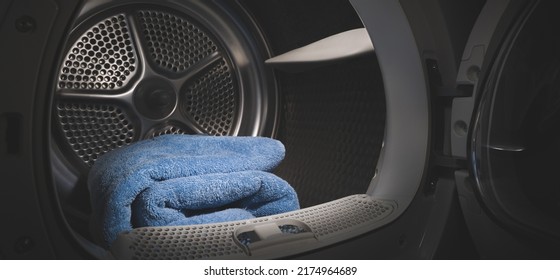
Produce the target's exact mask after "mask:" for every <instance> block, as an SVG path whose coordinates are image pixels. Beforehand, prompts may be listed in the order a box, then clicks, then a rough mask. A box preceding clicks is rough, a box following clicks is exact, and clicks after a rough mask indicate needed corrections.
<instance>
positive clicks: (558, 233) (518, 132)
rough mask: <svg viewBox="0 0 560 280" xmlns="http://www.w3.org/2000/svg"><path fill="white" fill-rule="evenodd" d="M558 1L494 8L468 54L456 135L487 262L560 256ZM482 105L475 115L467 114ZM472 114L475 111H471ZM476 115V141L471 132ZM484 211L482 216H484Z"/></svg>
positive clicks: (462, 185)
mask: <svg viewBox="0 0 560 280" xmlns="http://www.w3.org/2000/svg"><path fill="white" fill-rule="evenodd" d="M555 9H557V7H556V6H555V5H554V3H553V2H552V1H488V3H487V6H486V9H485V10H484V11H483V13H482V14H481V17H480V18H479V24H478V27H483V26H484V28H480V29H477V28H475V29H474V30H473V33H472V34H471V38H470V42H469V45H468V46H467V48H466V50H465V55H464V57H463V64H462V66H461V71H460V73H459V80H458V81H459V82H460V83H462V84H463V85H465V86H471V87H472V88H473V90H474V94H473V96H472V97H465V98H461V99H456V100H455V102H454V107H453V110H454V111H453V119H452V125H453V128H454V129H452V132H451V133H452V135H451V138H452V139H453V144H454V150H453V151H454V153H455V155H456V156H461V157H467V158H468V159H469V163H470V173H469V174H468V173H467V172H466V171H458V172H457V173H456V179H457V183H458V185H459V190H460V194H461V198H462V202H463V205H462V206H463V209H464V211H465V213H466V217H467V221H468V222H469V226H470V229H471V232H472V234H473V236H474V238H475V240H476V241H477V245H478V248H479V251H480V252H481V254H482V256H483V257H487V258H518V257H519V258H531V257H536V258H542V257H549V256H558V253H557V252H558V251H557V249H558V246H559V244H560V215H559V214H558V213H560V211H558V210H560V183H559V180H558V177H557V176H556V175H557V174H558V173H557V172H558V170H560V163H559V162H558V159H557V158H558V155H559V154H560V144H559V143H560V130H559V129H560V37H559V36H558V35H557V34H558V31H559V28H560V19H559V18H558V17H557V16H555V15H554V13H552V12H551V11H553V10H555ZM471 105H474V108H472V107H471V108H469V106H471ZM471 110H473V111H471ZM470 112H473V115H472V122H471V124H470V133H469V135H467V134H466V133H464V132H465V131H466V130H463V128H464V126H463V125H464V124H466V123H469V121H470V119H468V118H470V116H469V114H470ZM481 209H483V210H484V211H481Z"/></svg>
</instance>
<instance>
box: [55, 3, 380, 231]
mask: <svg viewBox="0 0 560 280" xmlns="http://www.w3.org/2000/svg"><path fill="white" fill-rule="evenodd" d="M87 7H88V8H87V9H84V10H83V11H82V12H81V13H80V15H79V16H78V18H77V20H76V24H75V26H74V28H73V29H72V31H71V33H70V35H69V39H68V43H67V46H66V47H65V49H64V50H63V53H62V54H61V61H60V66H59V68H58V69H57V70H56V71H57V75H56V88H55V89H54V103H53V109H54V110H53V118H52V120H53V121H52V123H53V127H52V132H53V133H52V138H53V141H52V142H53V146H52V153H51V154H52V163H53V174H54V178H55V183H56V187H57V190H58V193H59V199H60V201H61V204H62V207H63V210H64V212H65V214H66V219H67V220H68V222H69V223H70V225H71V226H72V228H73V229H74V230H75V231H77V232H78V233H80V234H81V235H83V236H84V237H86V238H88V239H90V240H92V238H91V237H90V236H89V228H88V226H89V225H88V223H89V222H88V220H89V214H90V209H89V197H88V196H89V194H88V192H87V187H86V185H85V182H86V177H87V173H88V170H89V168H90V167H91V166H92V165H93V164H94V163H95V160H96V159H97V158H98V157H100V156H102V155H103V154H104V153H106V152H108V151H111V150H113V149H117V148H119V147H122V146H125V145H128V144H131V143H133V142H135V141H139V140H141V139H149V138H152V137H157V136H159V135H163V134H185V133H186V134H199V133H204V134H210V135H217V136H221V135H254V136H256V135H260V136H267V137H275V138H277V139H279V140H280V141H281V142H282V143H284V145H285V147H286V157H285V160H284V161H283V163H282V164H281V165H280V166H279V167H278V168H277V169H276V170H275V173H276V174H277V175H278V176H280V177H282V178H283V179H285V180H286V181H288V182H289V183H290V185H292V186H293V187H294V188H295V189H296V192H297V193H298V196H299V199H300V204H301V206H302V208H305V207H308V206H315V205H318V204H321V203H325V202H331V201H333V200H336V199H339V198H343V197H346V196H349V195H352V194H365V193H367V192H368V187H369V186H370V184H371V181H372V178H373V177H374V175H375V172H376V165H377V162H378V160H379V157H380V153H381V148H382V143H383V141H384V137H385V120H386V116H385V114H386V109H385V95H384V87H383V79H382V76H381V70H380V68H379V65H378V61H377V57H376V55H375V54H371V53H370V54H366V55H363V56H359V57H353V58H350V59H345V60H342V61H337V62H336V64H332V65H326V66H322V67H318V68H313V69H311V70H306V71H303V72H300V73H288V72H282V71H275V70H273V69H272V68H271V67H269V66H266V65H265V64H264V62H265V60H266V59H268V58H270V57H273V56H275V55H280V54H282V53H285V52H288V51H291V50H293V49H296V48H299V47H302V46H305V45H307V44H310V43H313V42H315V41H318V40H321V39H323V38H326V37H328V36H331V35H335V34H338V33H341V32H344V31H348V30H352V29H356V28H362V27H363V24H362V22H361V20H360V18H359V17H358V15H357V14H356V11H355V10H354V8H353V7H352V5H351V4H350V3H349V2H348V1H346V0H337V1H328V3H326V2H325V1H320V0H308V1H292V0H290V1H285V0H283V1H267V2H266V3H265V2H263V1H258V0H241V1H235V2H232V1H226V0H225V1H212V2H209V1H188V0H187V1H155V0H154V1H142V2H141V3H139V2H136V1H132V0H130V1H110V2H108V3H107V4H99V5H91V6H89V5H88V6H87ZM317 7H321V8H319V9H317ZM335 210H336V209H335ZM333 211H334V210H333ZM347 215H350V214H347Z"/></svg>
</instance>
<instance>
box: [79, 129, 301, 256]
mask: <svg viewBox="0 0 560 280" xmlns="http://www.w3.org/2000/svg"><path fill="white" fill-rule="evenodd" d="M283 157H284V146H283V145H282V143H280V142H279V141H276V140H273V139H269V138H261V137H214V136H201V135H165V136H160V137H156V138H154V139H150V140H143V141H139V142H136V143H134V144H132V145H130V146H127V147H123V148H120V149H116V150H114V151H111V152H109V153H107V154H105V155H104V156H102V157H100V158H99V159H98V160H97V161H96V163H95V164H94V165H93V167H92V169H91V170H90V173H89V178H88V188H89V191H90V194H91V202H92V210H93V213H92V230H93V231H94V235H95V236H96V237H97V238H98V239H100V242H101V243H102V245H104V246H106V247H109V246H110V244H111V243H112V242H113V241H114V240H115V239H116V238H117V236H118V234H119V233H121V232H124V231H129V230H131V229H132V228H136V227H142V226H164V225H189V224H201V223H212V222H223V221H233V220H240V219H247V218H253V217H261V216H266V215H273V214H278V213H283V212H287V211H292V210H296V209H298V208H299V203H298V200H297V195H296V193H295V191H294V190H293V189H292V188H291V187H290V186H289V185H288V183H286V182H285V181H284V180H282V179H280V178H278V177H276V176H275V175H273V174H271V173H267V172H263V171H271V170H272V169H273V168H274V167H276V166H277V165H278V164H279V163H280V161H281V160H282V159H283Z"/></svg>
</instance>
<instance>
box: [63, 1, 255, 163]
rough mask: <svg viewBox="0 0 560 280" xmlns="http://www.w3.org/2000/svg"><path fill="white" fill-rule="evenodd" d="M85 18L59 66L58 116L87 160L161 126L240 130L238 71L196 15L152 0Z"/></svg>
mask: <svg viewBox="0 0 560 280" xmlns="http://www.w3.org/2000/svg"><path fill="white" fill-rule="evenodd" d="M81 26H83V28H79V29H78V30H77V32H75V34H73V35H72V36H71V38H72V39H73V40H71V41H70V42H71V44H70V45H69V46H68V47H67V48H66V49H67V53H66V55H65V56H64V61H63V63H62V65H61V66H60V69H59V71H58V72H59V75H58V80H57V90H56V104H55V107H56V110H55V115H56V116H55V117H56V122H55V124H56V126H57V131H58V133H60V136H61V137H60V138H61V139H60V141H59V142H61V146H62V148H66V149H67V150H71V151H72V152H73V155H74V156H77V157H78V158H79V159H80V160H81V161H83V163H85V164H87V165H89V166H91V165H92V164H93V163H94V162H95V160H96V159H97V158H98V157H99V156H101V155H103V154H104V153H106V152H108V151H110V150H112V149H115V148H118V147H122V146H124V145H127V144H130V143H132V142H133V141H136V140H138V139H143V138H150V137H154V136H157V135H161V134H178V133H206V134H211V135H232V134H236V133H237V132H238V130H239V122H240V120H241V114H242V112H241V110H242V106H241V104H240V102H241V100H243V99H244V96H243V94H244V91H242V90H241V87H240V82H241V81H240V79H239V75H238V73H237V72H236V71H235V67H233V66H232V63H233V62H232V59H231V57H230V56H229V54H228V51H227V50H226V49H225V47H224V46H223V43H222V42H221V41H219V40H217V39H215V38H214V36H213V35H212V33H211V32H210V31H208V30H207V29H206V28H204V27H203V26H202V25H201V24H200V23H198V22H196V20H194V19H193V18H190V17H189V16H188V15H185V14H181V13H177V12H176V11H167V10H166V9H163V8H159V7H145V8H144V9H137V10H135V9H132V10H130V11H127V12H121V13H116V14H113V15H110V16H108V17H106V18H104V19H102V20H88V21H86V22H84V23H83V24H82V25H81ZM246 98H250V97H246ZM67 154H68V153H67Z"/></svg>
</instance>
